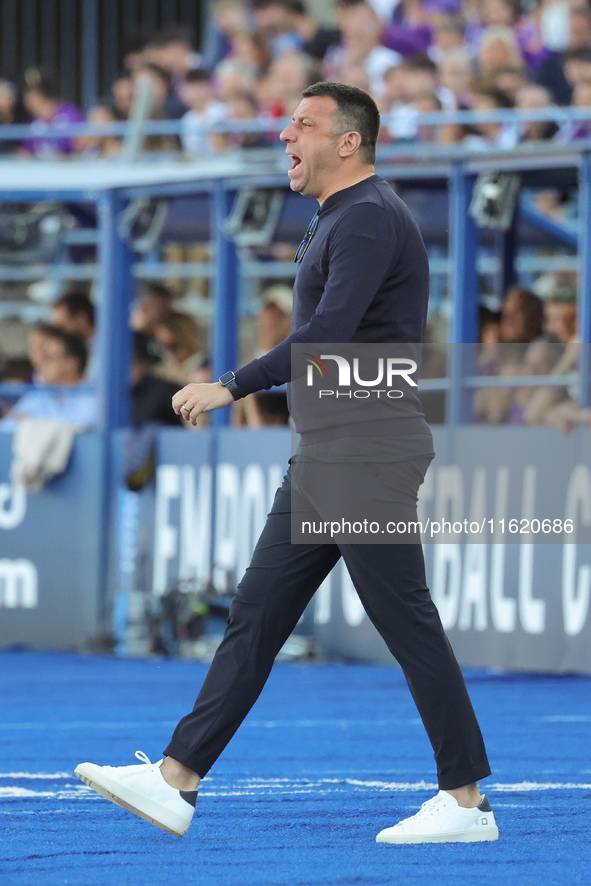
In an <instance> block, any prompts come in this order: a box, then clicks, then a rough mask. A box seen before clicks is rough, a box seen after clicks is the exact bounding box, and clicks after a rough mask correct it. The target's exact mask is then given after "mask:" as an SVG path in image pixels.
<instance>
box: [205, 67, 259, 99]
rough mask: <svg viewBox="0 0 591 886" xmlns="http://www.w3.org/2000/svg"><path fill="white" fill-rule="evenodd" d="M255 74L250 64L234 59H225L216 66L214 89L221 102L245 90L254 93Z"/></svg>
mask: <svg viewBox="0 0 591 886" xmlns="http://www.w3.org/2000/svg"><path fill="white" fill-rule="evenodd" d="M255 88H256V74H255V72H254V70H253V68H252V67H251V66H250V65H247V64H245V63H244V62H239V61H235V60H234V59H230V58H228V59H225V60H224V61H223V62H220V64H219V65H218V66H217V67H216V69H215V73H214V89H215V93H216V95H217V97H218V99H219V101H221V102H229V101H231V100H232V99H233V98H236V96H238V95H243V94H244V93H245V92H250V93H251V94H253V93H254V90H255Z"/></svg>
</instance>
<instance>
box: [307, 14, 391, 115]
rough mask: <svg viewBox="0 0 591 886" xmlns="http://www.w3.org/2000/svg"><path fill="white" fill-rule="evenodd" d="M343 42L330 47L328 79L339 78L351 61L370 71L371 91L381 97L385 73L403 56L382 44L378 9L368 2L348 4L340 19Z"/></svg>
mask: <svg viewBox="0 0 591 886" xmlns="http://www.w3.org/2000/svg"><path fill="white" fill-rule="evenodd" d="M340 28H341V36H342V42H341V44H340V45H339V46H333V47H331V48H330V49H329V50H328V52H327V54H326V57H325V59H324V64H323V66H322V76H323V78H324V79H325V80H340V78H341V75H342V72H343V70H345V69H346V68H348V67H349V66H350V65H351V64H355V65H361V66H362V67H363V68H365V70H366V71H367V74H368V76H369V82H370V92H371V94H372V95H373V96H374V97H378V98H379V97H380V96H381V95H382V93H383V92H384V81H383V77H384V73H385V72H386V71H387V70H388V68H391V67H393V66H394V65H398V64H400V62H401V61H402V56H401V55H400V53H398V52H394V51H393V50H392V49H387V48H386V47H385V46H383V45H382V44H381V43H380V38H381V30H382V26H381V23H380V19H379V18H378V16H377V14H376V13H375V11H374V10H373V9H372V7H371V6H369V4H367V3H357V4H355V5H352V6H349V7H348V9H347V11H346V14H345V15H343V16H342V17H341V19H340Z"/></svg>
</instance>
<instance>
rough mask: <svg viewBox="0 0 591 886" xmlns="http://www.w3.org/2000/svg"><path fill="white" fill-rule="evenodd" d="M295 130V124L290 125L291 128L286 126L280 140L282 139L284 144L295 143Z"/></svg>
mask: <svg viewBox="0 0 591 886" xmlns="http://www.w3.org/2000/svg"><path fill="white" fill-rule="evenodd" d="M293 129H294V125H293V123H290V124H289V126H286V127H285V129H284V130H283V132H281V133H280V134H279V138H280V139H281V141H282V142H292V141H293V135H294V133H293Z"/></svg>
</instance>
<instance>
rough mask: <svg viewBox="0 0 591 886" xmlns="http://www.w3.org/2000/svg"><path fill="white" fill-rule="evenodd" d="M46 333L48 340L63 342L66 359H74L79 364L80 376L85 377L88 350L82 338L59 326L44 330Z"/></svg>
mask: <svg viewBox="0 0 591 886" xmlns="http://www.w3.org/2000/svg"><path fill="white" fill-rule="evenodd" d="M44 333H45V335H46V336H47V337H48V338H52V339H53V340H54V341H59V342H61V344H62V347H63V349H64V354H65V355H66V357H73V358H74V359H75V360H76V361H77V362H78V371H79V373H80V375H81V376H82V375H84V370H85V369H86V364H87V363H88V348H87V346H86V342H85V341H84V339H83V338H82V336H81V335H76V334H75V333H73V332H64V330H63V329H60V328H59V326H50V327H48V328H47V329H46V330H44Z"/></svg>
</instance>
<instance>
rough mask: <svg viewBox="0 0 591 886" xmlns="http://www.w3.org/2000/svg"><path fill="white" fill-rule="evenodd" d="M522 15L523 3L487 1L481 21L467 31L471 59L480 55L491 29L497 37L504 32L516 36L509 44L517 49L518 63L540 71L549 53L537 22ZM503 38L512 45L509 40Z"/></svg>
mask: <svg viewBox="0 0 591 886" xmlns="http://www.w3.org/2000/svg"><path fill="white" fill-rule="evenodd" d="M522 13H523V10H522V7H521V0H484V2H483V3H482V5H481V7H480V16H481V18H480V21H477V22H474V21H473V22H469V23H468V26H467V28H466V43H467V45H468V48H469V51H470V54H471V56H472V57H473V58H476V57H479V56H480V51H481V47H482V43H483V40H484V39H485V37H486V34H487V31H488V32H489V38H490V32H491V30H492V29H495V31H496V32H497V33H496V36H497V37H499V36H500V31H501V30H503V31H505V32H507V31H508V32H510V33H511V35H512V37H513V39H512V40H511V41H510V45H511V47H513V46H514V47H515V49H516V50H517V56H518V59H519V61H518V64H520V63H523V64H526V65H527V66H528V67H529V68H531V69H532V70H536V69H537V68H539V67H540V66H541V65H542V63H543V62H544V60H545V59H546V58H547V57H548V55H549V54H550V53H549V51H548V50H547V49H546V47H545V46H544V45H543V43H542V39H541V35H540V30H539V26H538V23H537V22H536V20H535V19H534V18H533V17H532V18H523V17H522ZM503 39H504V40H506V42H507V45H509V38H508V37H507V36H506V37H505V38H503ZM497 51H499V47H497ZM509 64H511V62H509Z"/></svg>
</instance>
